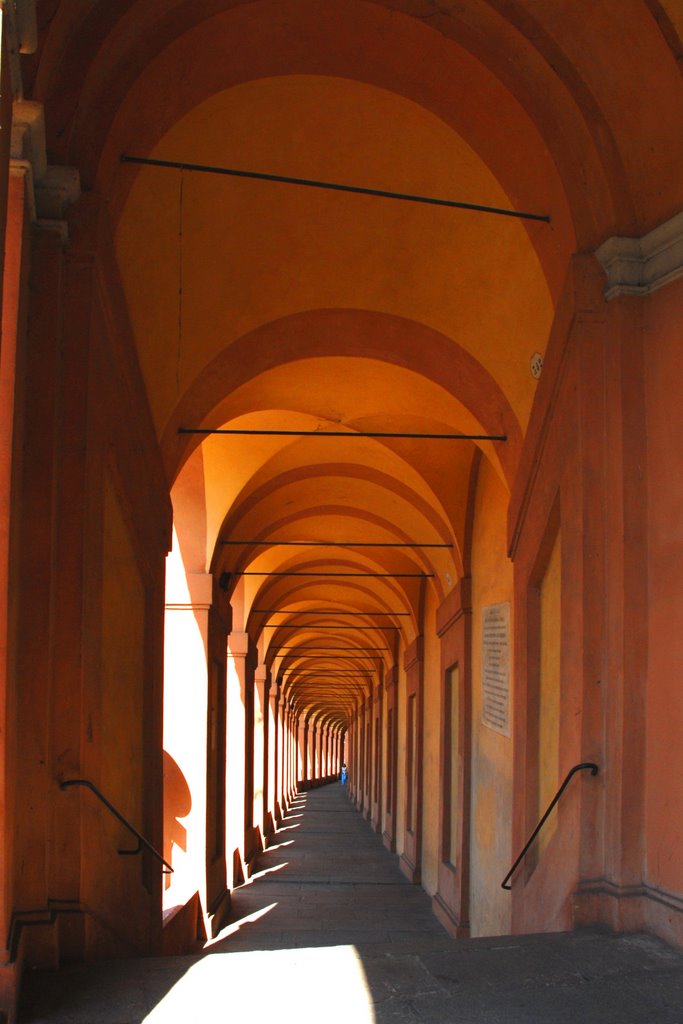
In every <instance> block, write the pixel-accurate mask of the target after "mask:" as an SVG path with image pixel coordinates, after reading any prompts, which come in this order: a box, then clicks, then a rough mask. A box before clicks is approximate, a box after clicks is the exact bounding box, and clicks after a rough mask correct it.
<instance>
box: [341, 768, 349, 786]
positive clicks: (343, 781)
mask: <svg viewBox="0 0 683 1024" xmlns="http://www.w3.org/2000/svg"><path fill="white" fill-rule="evenodd" d="M347 778H348V772H347V771H346V765H345V764H343V765H342V770H341V784H342V786H345V785H346V780H347Z"/></svg>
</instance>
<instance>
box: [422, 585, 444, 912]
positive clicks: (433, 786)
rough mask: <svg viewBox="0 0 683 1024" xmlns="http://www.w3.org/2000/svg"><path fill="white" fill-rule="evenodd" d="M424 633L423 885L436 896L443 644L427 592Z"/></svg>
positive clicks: (438, 856) (431, 601) (430, 893)
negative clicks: (437, 633)
mask: <svg viewBox="0 0 683 1024" xmlns="http://www.w3.org/2000/svg"><path fill="white" fill-rule="evenodd" d="M425 621H426V623H427V625H426V628H425V633H424V741H423V744H424V745H423V748H422V749H423V764H424V768H423V776H422V813H423V832H422V886H423V888H424V889H426V891H427V892H428V893H429V895H430V896H433V895H434V893H435V892H436V890H437V888H438V883H439V862H440V859H441V858H440V851H439V813H440V806H441V800H440V797H441V781H440V776H441V647H440V644H439V638H438V637H437V635H436V628H435V627H436V601H435V599H434V592H433V591H432V590H431V589H430V591H429V592H428V594H427V600H426V607H425Z"/></svg>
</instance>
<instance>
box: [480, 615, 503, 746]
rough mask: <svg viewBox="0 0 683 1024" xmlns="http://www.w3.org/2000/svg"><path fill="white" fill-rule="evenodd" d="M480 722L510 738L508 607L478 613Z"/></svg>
mask: <svg viewBox="0 0 683 1024" xmlns="http://www.w3.org/2000/svg"><path fill="white" fill-rule="evenodd" d="M481 635H482V658H481V688H482V710H481V720H482V722H483V723H484V725H488V726H489V727H490V728H491V729H495V730H496V731H497V732H502V733H503V734H504V735H505V736H509V735H510V604H509V602H508V601H504V602H503V603H502V604H490V605H487V606H485V607H484V609H483V612H482V629H481Z"/></svg>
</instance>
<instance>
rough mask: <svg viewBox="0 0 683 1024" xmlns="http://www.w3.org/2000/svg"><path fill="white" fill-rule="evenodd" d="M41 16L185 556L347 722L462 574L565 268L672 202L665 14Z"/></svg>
mask: <svg viewBox="0 0 683 1024" xmlns="http://www.w3.org/2000/svg"><path fill="white" fill-rule="evenodd" d="M38 13H39V26H40V34H41V41H40V47H39V52H38V54H37V55H36V56H35V57H33V58H28V59H27V60H26V67H25V79H26V82H27V92H28V94H30V95H31V96H32V98H34V99H36V100H39V101H40V102H42V103H44V105H45V112H46V125H47V136H48V147H49V155H50V159H51V161H52V162H57V163H58V162H62V163H73V164H75V165H76V166H78V168H79V170H80V173H81V176H82V180H83V182H84V185H85V186H86V187H87V188H89V189H95V190H96V191H98V192H99V193H100V194H101V195H102V198H103V200H104V202H105V203H106V205H107V208H108V210H109V214H110V217H111V221H112V227H113V229H114V233H115V239H116V254H117V260H118V265H119V270H120V274H121V278H122V282H123V287H124V293H125V297H126V303H127V307H128V314H129V316H130V320H131V325H132V330H133V334H134V337H135V341H136V345H137V351H138V357H139V362H140V367H141V370H142V374H143V377H144V380H145V384H146V389H147V395H148V399H149V404H150V408H151V411H152V415H153V419H154V422H155V424H156V428H157V432H158V436H159V440H160V444H161V447H162V453H163V456H164V459H165V461H166V466H167V469H168V474H169V479H170V480H171V481H172V482H173V498H174V507H175V511H176V529H177V534H178V537H179V540H180V547H181V551H182V555H183V558H184V560H185V565H186V568H187V569H188V571H193V572H204V571H207V570H209V569H210V570H211V571H213V572H214V573H215V574H216V576H217V577H222V578H223V580H224V581H227V582H225V585H227V586H228V588H229V593H230V595H231V598H232V601H233V606H234V608H235V615H236V622H237V623H238V625H239V626H241V628H245V629H247V630H248V631H249V633H250V635H251V636H252V638H253V640H254V643H255V644H256V645H257V647H258V650H259V653H260V657H261V659H262V661H263V662H264V663H265V664H267V665H268V666H269V667H270V668H271V671H272V673H273V675H274V676H276V677H277V678H279V679H280V680H281V685H282V686H283V687H284V688H285V689H286V692H287V694H288V696H289V697H290V698H291V700H292V701H293V702H294V704H295V705H296V707H297V708H298V709H299V710H301V711H302V712H304V713H307V714H310V715H315V716H322V717H325V716H327V719H328V720H333V721H337V722H340V723H343V722H345V721H347V720H348V716H349V714H350V713H351V712H352V710H353V708H354V707H355V706H356V705H357V702H358V701H359V700H360V699H362V698H363V696H364V695H365V694H367V693H368V692H369V687H370V684H371V682H373V681H375V682H376V681H377V680H378V679H379V678H381V675H382V673H383V672H384V671H386V669H387V668H388V666H389V665H391V664H393V663H394V661H395V658H396V655H397V652H398V651H399V649H400V647H401V646H402V645H405V644H406V643H409V642H410V641H411V640H413V639H414V638H415V637H416V636H418V635H419V633H420V631H421V628H422V618H423V615H424V608H425V602H426V601H427V599H428V598H430V600H431V601H432V604H434V603H435V602H436V603H438V602H439V601H441V600H443V598H445V597H446V596H447V595H448V593H449V592H450V591H451V590H452V588H453V587H454V586H455V585H456V583H457V581H458V579H459V578H460V577H461V576H463V575H464V574H466V573H467V571H468V557H469V554H468V537H469V531H470V529H471V508H472V489H473V486H474V482H475V481H476V473H477V467H478V465H479V461H480V460H481V459H482V458H483V459H487V460H489V461H490V462H491V464H492V466H493V467H494V469H495V472H496V473H497V474H498V477H499V478H500V481H501V483H502V488H501V493H505V492H506V491H507V490H509V488H510V486H511V484H512V481H513V480H514V475H515V471H516V467H517V463H518V459H519V453H520V448H521V444H522V442H523V438H524V432H525V429H526V425H527V422H528V418H529V414H530V410H531V406H532V403H533V400H534V395H535V389H536V380H535V378H534V377H533V376H532V374H531V372H530V361H531V357H532V356H533V355H534V354H535V353H540V354H542V353H543V352H544V350H545V345H546V342H547V338H548V332H549V330H550V325H551V323H552V317H553V310H554V305H555V302H556V301H557V298H558V296H559V293H560V290H561V288H562V283H563V279H564V276H565V272H566V268H567V264H568V260H569V258H570V256H571V255H572V253H573V252H575V251H576V250H577V249H578V250H585V249H589V250H590V249H591V248H594V247H595V246H596V245H598V244H599V243H600V242H602V241H604V239H605V238H606V237H608V235H610V234H613V233H621V234H628V233H632V234H638V233H643V231H645V230H647V229H649V228H650V227H652V226H654V224H656V223H658V222H660V221H661V220H663V219H665V218H666V217H668V216H671V215H672V214H673V213H675V212H678V210H679V209H680V207H681V205H683V182H682V181H681V177H680V175H675V174H672V173H671V168H672V167H675V166H678V167H680V166H681V163H682V162H683V99H682V95H683V89H682V88H681V72H680V56H681V45H680V31H681V19H680V11H679V6H678V5H677V3H674V2H673V0H647V2H646V0H603V2H601V3H596V4H566V3H560V2H559V0H558V2H554V0H548V2H547V3H543V4H539V3H538V2H537V0H457V2H456V0H440V2H439V3H436V2H433V0H381V2H380V0H377V2H367V0H254V2H240V3H238V2H235V0H118V2H117V3H111V0H39V3H38ZM644 83H647V88H644ZM655 112H656V113H655ZM125 153H127V154H133V155H138V156H143V157H152V158H157V159H165V160H174V161H181V162H185V163H193V164H205V165H215V166H227V167H236V168H242V169H248V170H255V171H264V172H269V173H275V174H281V175H288V176H295V177H302V178H307V179H319V180H326V181H333V182H343V183H348V184H353V185H359V186H367V187H371V188H375V189H383V190H391V191H398V192H403V193H417V194H424V195H431V196H437V197H443V198H449V199H455V200H458V201H465V202H470V203H477V204H485V205H489V206H495V207H504V208H508V209H513V210H525V211H531V212H537V213H539V214H543V215H547V216H548V217H549V218H550V222H549V223H545V222H539V221H529V220H521V219H515V218H509V217H499V216H492V215H487V214H482V213H474V212H471V211H463V210H453V209H446V208H443V207H437V206H426V205H418V204H407V203H399V202H396V201H392V200H387V199H379V198H376V197H371V196H361V195H349V194H345V193H340V192H329V191H317V190H311V189H307V188H301V187H295V186H291V185H283V184H279V183H273V182H264V181H252V180H242V179H240V180H236V179H234V178H226V177H222V176H215V175H209V174H199V173H195V172H190V171H187V170H186V171H182V172H181V171H178V170H171V169H161V168H152V167H139V166H133V165H130V164H122V163H121V161H120V158H121V155H122V154H125ZM181 428H191V429H197V428H204V429H208V428H212V429H215V428H223V429H227V430H233V431H234V430H237V429H239V430H252V431H253V430H261V431H283V430H287V431H293V432H297V431H299V432H303V433H299V434H291V435H288V436H281V435H279V436H275V435H273V434H259V435H244V434H240V435H237V434H220V435H216V434H214V435H210V436H205V437H204V436H202V435H197V434H185V433H179V429H181ZM313 431H315V432H316V433H317V435H318V436H307V434H306V433H305V432H313ZM330 432H334V433H338V434H340V435H341V436H338V437H324V436H322V435H325V434H329V433H330ZM373 433H374V434H387V433H390V434H402V435H405V434H410V435H424V434H430V435H434V434H438V435H443V434H447V435H453V434H463V433H464V434H477V435H478V434H483V435H491V434H494V435H503V436H505V438H506V440H505V441H470V440H462V441H458V440H452V439H450V440H445V439H443V438H442V439H438V440H437V439H429V440H427V439H425V438H424V437H422V438H417V437H405V436H402V437H372V436H364V435H368V434H373ZM301 541H307V542H309V546H303V545H302V546H297V544H296V542H301ZM341 542H343V544H342V543H341ZM398 545H402V546H398ZM354 577H355V578H354ZM320 648H323V650H320Z"/></svg>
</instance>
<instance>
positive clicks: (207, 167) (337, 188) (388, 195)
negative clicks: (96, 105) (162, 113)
mask: <svg viewBox="0 0 683 1024" xmlns="http://www.w3.org/2000/svg"><path fill="white" fill-rule="evenodd" d="M121 163H122V164H139V165H141V166H143V167H161V168H165V169H167V170H176V171H193V172H195V173H198V174H220V175H223V176H225V177H229V178H249V179H251V180H252V181H274V182H278V183H279V184H281V185H303V186H305V187H306V188H321V189H326V190H327V191H331V192H351V193H353V194H354V195H361V196H375V197H377V198H378V199H399V200H401V201H402V202H404V203H426V204H427V205H429V206H447V207H450V208H451V209H455V210H471V211H473V212H474V213H490V214H495V215H496V216H498V217H517V218H519V219H521V220H540V221H543V222H544V223H546V224H549V223H550V217H549V215H548V214H547V213H528V212H526V211H524V210H507V209H505V208H504V207H499V206H486V205H485V204H483V203H465V202H461V201H459V200H456V199H438V198H436V197H434V196H419V195H413V194H412V193H409V192H388V191H386V190H385V189H380V188H367V187H364V186H362V185H343V184H341V183H340V182H336V181H318V180H317V179H315V178H293V177H291V176H290V175H286V174H269V173H267V172H265V171H245V170H239V169H237V168H235V167H216V166H214V165H213V164H194V163H187V162H186V161H184V160H160V159H158V158H154V157H148V156H133V155H131V154H130V153H122V154H121Z"/></svg>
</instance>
